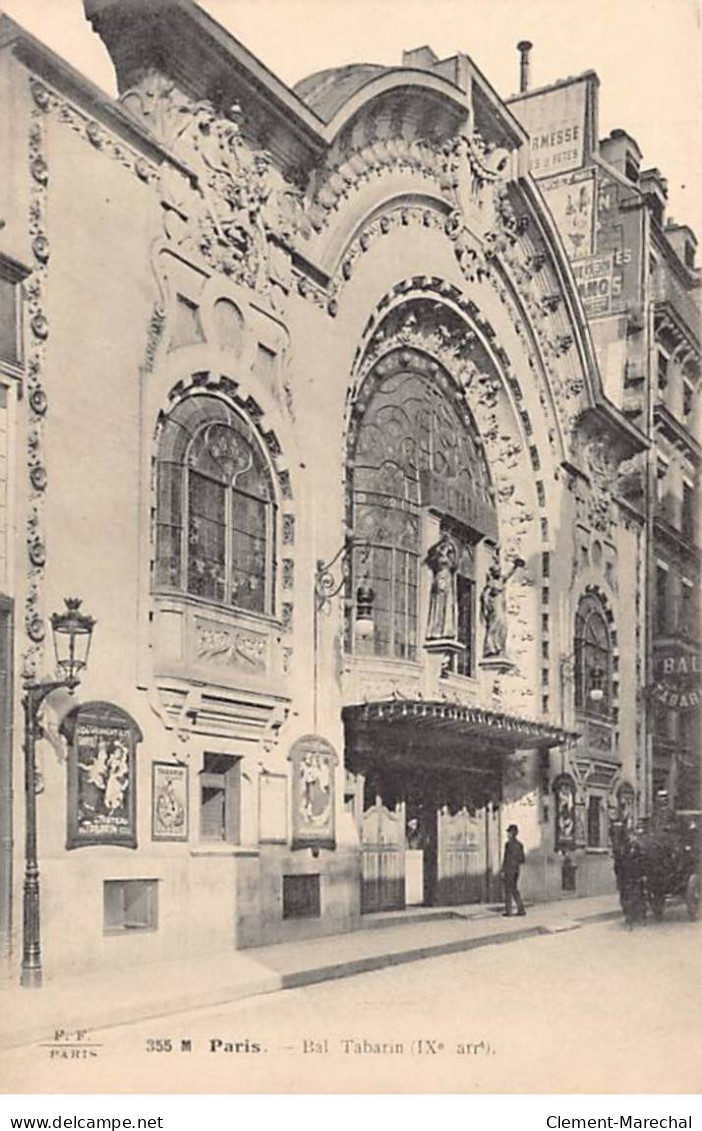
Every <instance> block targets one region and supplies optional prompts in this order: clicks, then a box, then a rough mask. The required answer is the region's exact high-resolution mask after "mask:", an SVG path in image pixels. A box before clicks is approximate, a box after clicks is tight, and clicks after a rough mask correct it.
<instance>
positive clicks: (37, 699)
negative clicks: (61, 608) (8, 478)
mask: <svg viewBox="0 0 702 1131" xmlns="http://www.w3.org/2000/svg"><path fill="white" fill-rule="evenodd" d="M65 604H66V609H65V612H62V613H54V614H53V616H52V617H51V631H52V634H53V638H54V650H55V653H56V668H57V671H58V673H59V675H60V677H61V678H59V679H55V680H46V681H44V682H38V683H37V682H35V681H34V680H31V679H30V680H27V681H26V683H25V685H24V691H25V695H24V699H23V700H22V706H23V707H24V758H25V761H24V789H25V807H26V809H25V872H24V908H23V923H22V927H23V933H22V974H21V978H20V982H21V984H22V985H23V986H25V987H26V988H27V989H38V988H39V987H40V986H41V984H42V968H41V921H40V913H39V862H38V859H37V802H36V795H37V772H36V744H37V738H39V737H40V736H41V727H40V725H39V722H38V717H39V709H40V707H41V705H42V703H43V702H44V700H45V699H46V697H47V695H50V694H51V692H52V691H56V690H57V689H58V688H59V687H66V688H68V690H69V691H70V692H73V691H74V689H75V688H76V687H77V686H78V683H79V682H80V681H79V679H78V673H79V672H81V671H83V669H84V668H85V667H86V665H87V662H88V653H89V652H90V641H91V639H92V634H93V628H94V627H95V621H94V620H93V618H92V617H90V616H87V614H86V613H81V611H80V601H79V600H78V598H77V597H66V598H65Z"/></svg>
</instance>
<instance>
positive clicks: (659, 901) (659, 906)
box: [651, 892, 665, 923]
mask: <svg viewBox="0 0 702 1131" xmlns="http://www.w3.org/2000/svg"><path fill="white" fill-rule="evenodd" d="M664 909H665V893H661V892H656V894H655V895H652V896H651V911H652V912H653V918H654V919H655V920H656V922H657V923H660V921H661V919H662V918H663V911H664Z"/></svg>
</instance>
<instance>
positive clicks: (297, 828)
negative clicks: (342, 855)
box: [288, 734, 338, 848]
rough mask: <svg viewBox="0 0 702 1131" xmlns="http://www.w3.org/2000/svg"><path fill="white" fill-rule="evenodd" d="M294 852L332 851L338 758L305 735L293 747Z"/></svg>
mask: <svg viewBox="0 0 702 1131" xmlns="http://www.w3.org/2000/svg"><path fill="white" fill-rule="evenodd" d="M288 758H289V759H290V762H291V763H292V778H293V781H292V785H293V790H292V796H293V830H292V832H293V848H334V847H335V846H336V839H335V829H334V778H335V773H334V771H335V768H336V765H337V763H338V758H337V756H336V752H335V750H334V747H333V746H332V744H331V743H330V742H328V741H327V739H326V738H322V737H321V736H320V735H317V734H306V735H304V736H303V737H302V738H298V740H297V742H295V743H293V746H292V747H291V750H290V753H289V755H288Z"/></svg>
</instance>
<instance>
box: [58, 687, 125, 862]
mask: <svg viewBox="0 0 702 1131" xmlns="http://www.w3.org/2000/svg"><path fill="white" fill-rule="evenodd" d="M60 729H61V734H62V735H63V736H64V738H66V739H67V741H68V743H69V753H68V812H67V833H66V847H67V848H80V847H82V846H83V845H88V844H118V845H122V846H123V847H124V848H136V846H137V837H136V778H135V757H136V746H137V743H139V742H141V740H142V734H141V731H140V730H139V727H138V726H137V724H136V723H135V722H134V719H132V718H131V716H130V715H128V714H127V712H126V711H123V710H122V708H121V707H117V706H115V705H114V704H113V703H102V702H94V703H83V704H82V705H81V706H79V707H76V708H74V710H72V711H70V712H69V713H68V714H67V715H66V717H65V718H64V720H63V722H62V723H61V728H60Z"/></svg>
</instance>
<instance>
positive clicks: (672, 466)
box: [509, 43, 702, 814]
mask: <svg viewBox="0 0 702 1131" xmlns="http://www.w3.org/2000/svg"><path fill="white" fill-rule="evenodd" d="M520 47H522V49H523V51H522V55H523V59H522V74H523V76H524V77H526V83H525V85H526V87H527V89H525V90H522V92H521V93H520V95H519V96H517V97H515V98H512V99H510V100H509V105H510V108H511V109H512V110H513V111H514V113H515V114H516V115H517V117H518V118H519V120H520V121H521V122H522V124H523V125H524V126H525V127H526V128H527V129H528V131H529V133H530V135H531V147H532V172H533V174H534V176H535V177H536V178H537V179H538V180H539V185H540V187H541V189H542V191H543V193H544V197H545V200H546V202H547V204H548V205H549V208H550V209H551V212H552V214H553V216H554V218H555V220H556V222H557V224H558V227H559V230H560V233H561V236H562V239H563V241H564V244H565V246H566V250H567V252H568V255H569V258H570V259H571V262H572V264H573V271H574V274H575V278H576V281H577V283H578V288H579V290H580V295H581V298H582V300H583V306H584V308H585V313H586V314H587V317H588V320H589V322H590V328H591V332H592V336H593V341H594V344H595V350H596V353H597V357H598V362H599V367H600V373H601V375H602V380H603V383H604V387H605V389H606V390H607V395H608V396H609V397H610V399H611V400H612V401H613V402H614V403H615V404H616V405H617V406H618V407H619V408H620V409H621V410H622V412H623V413H624V415H625V416H626V417H627V419H628V420H630V421H631V422H632V423H633V424H635V425H636V427H637V428H639V429H640V430H641V431H642V432H643V433H644V434H645V435H646V437H647V439H648V441H649V448H648V451H647V452H646V453H645V455H642V456H638V457H636V458H635V459H634V460H632V461H631V463H630V464H629V465H628V466H626V467H623V468H622V469H621V473H622V485H623V489H624V491H625V494H626V496H627V497H628V498H629V499H630V501H631V502H632V503H633V504H634V505H635V506H636V507H637V508H638V509H643V510H644V511H645V513H646V515H647V533H646V545H647V554H646V563H645V568H646V573H647V582H646V585H647V591H648V592H647V606H648V610H649V614H648V627H647V631H648V640H647V646H646V656H647V671H646V677H645V680H644V681H643V683H644V687H645V693H644V694H643V695H642V699H641V705H640V723H641V741H640V743H639V745H638V752H639V763H638V768H637V781H638V782H639V786H640V789H641V799H640V800H641V805H640V810H641V812H642V813H647V814H648V813H651V811H652V810H653V809H654V808H655V806H656V804H660V803H663V804H666V805H667V804H671V805H672V806H674V807H675V808H676V809H678V810H681V809H682V810H693V811H694V810H697V811H699V809H700V807H701V800H700V758H701V757H702V751H701V748H700V703H699V650H700V635H699V633H700V556H701V555H700V529H699V473H700V423H701V417H700V278H701V276H700V270H699V268H698V267H697V266H696V262H695V259H696V250H697V240H696V238H695V235H694V232H692V230H691V229H690V228H689V227H687V226H686V225H684V224H676V223H675V222H674V220H672V219H670V218H668V217H667V215H666V206H667V184H666V180H665V178H664V177H663V176H662V174H661V172H660V171H659V170H658V169H656V168H645V167H644V166H643V155H642V153H641V150H640V149H639V146H638V145H637V143H636V141H635V139H634V138H633V137H631V136H630V135H629V134H628V133H626V131H624V130H622V129H615V130H612V132H611V134H610V135H609V136H608V137H606V138H604V139H603V140H598V139H599V128H598V92H599V81H598V78H597V75H596V74H594V72H587V73H586V74H584V75H580V76H577V77H576V78H572V79H568V80H565V81H562V82H557V83H554V84H552V85H550V86H547V87H542V88H539V89H535V90H530V89H528V68H529V52H530V45H529V44H527V43H524V44H520Z"/></svg>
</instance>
